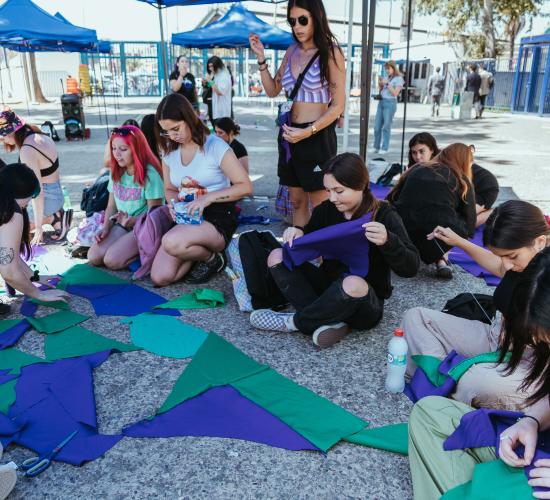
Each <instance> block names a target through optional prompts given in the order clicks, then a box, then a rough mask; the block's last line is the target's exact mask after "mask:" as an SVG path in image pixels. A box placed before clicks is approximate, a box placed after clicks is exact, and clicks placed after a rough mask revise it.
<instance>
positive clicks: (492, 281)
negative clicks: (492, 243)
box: [449, 226, 501, 286]
mask: <svg viewBox="0 0 550 500" xmlns="http://www.w3.org/2000/svg"><path fill="white" fill-rule="evenodd" d="M484 227H485V226H480V227H478V228H477V229H476V232H475V234H474V237H473V238H472V239H471V240H470V241H471V242H472V243H475V244H476V245H478V246H480V247H483V248H485V247H484V246H483V228H484ZM449 260H450V261H451V262H452V263H453V264H457V265H459V266H460V267H461V268H462V269H464V270H465V271H466V272H468V273H470V274H472V275H474V276H475V277H476V278H483V279H484V280H485V283H487V285H489V286H497V285H498V284H499V283H500V280H501V278H499V277H498V276H495V275H494V274H491V273H490V272H489V271H487V270H485V269H483V268H482V267H481V266H480V265H479V264H478V263H477V262H475V261H474V260H473V259H472V258H471V257H470V256H469V255H468V254H467V253H466V252H465V251H464V250H462V249H461V248H456V247H455V248H452V249H451V252H450V254H449Z"/></svg>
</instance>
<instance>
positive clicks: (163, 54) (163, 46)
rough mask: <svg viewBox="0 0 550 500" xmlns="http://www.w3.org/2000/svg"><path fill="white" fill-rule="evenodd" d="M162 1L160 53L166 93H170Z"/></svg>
mask: <svg viewBox="0 0 550 500" xmlns="http://www.w3.org/2000/svg"><path fill="white" fill-rule="evenodd" d="M161 6H162V3H161V1H160V0H159V1H158V5H157V9H158V13H159V26H160V53H161V57H162V69H163V77H162V80H163V82H164V91H165V95H168V64H167V61H166V44H165V43H164V26H163V25H162V11H161Z"/></svg>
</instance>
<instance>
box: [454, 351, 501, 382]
mask: <svg viewBox="0 0 550 500" xmlns="http://www.w3.org/2000/svg"><path fill="white" fill-rule="evenodd" d="M510 356H511V353H509V352H508V353H506V356H505V357H504V362H507V361H508V360H509V359H510ZM499 358H500V352H499V351H495V352H484V353H482V354H478V355H477V356H473V357H471V358H467V359H465V360H464V361H462V363H459V364H458V365H456V366H455V367H454V368H451V369H450V370H449V376H450V377H451V378H452V379H453V380H456V381H457V382H458V381H459V380H460V377H462V375H464V374H465V373H466V372H467V371H468V370H469V369H470V368H471V367H472V366H474V365H477V364H479V363H498V360H499Z"/></svg>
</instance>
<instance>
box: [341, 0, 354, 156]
mask: <svg viewBox="0 0 550 500" xmlns="http://www.w3.org/2000/svg"><path fill="white" fill-rule="evenodd" d="M352 35H353V0H349V13H348V48H347V54H346V55H347V65H346V103H345V108H344V142H343V146H342V149H343V151H344V152H345V151H347V149H348V144H349V112H350V91H351V58H352V51H353V44H352Z"/></svg>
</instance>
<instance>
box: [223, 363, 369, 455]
mask: <svg viewBox="0 0 550 500" xmlns="http://www.w3.org/2000/svg"><path fill="white" fill-rule="evenodd" d="M231 385H232V386H233V387H234V388H235V389H237V390H238V391H239V392H240V393H241V394H242V395H243V396H245V397H246V398H248V399H250V400H251V401H253V402H254V403H256V404H257V405H259V406H261V407H262V408H263V409H265V410H267V411H268V412H269V413H271V414H272V415H275V416H276V417H278V418H280V419H281V420H282V421H283V422H284V423H285V424H287V425H289V426H290V427H291V428H292V429H294V430H295V431H296V432H297V433H299V434H300V435H302V436H303V437H305V438H306V439H307V440H308V441H309V442H310V443H312V444H314V445H315V446H317V447H318V448H319V449H320V450H322V451H327V450H329V449H330V448H332V446H334V445H335V444H336V443H338V441H340V440H342V439H343V438H344V437H345V436H349V435H351V434H355V433H357V432H359V431H361V430H362V429H364V428H365V427H366V426H367V425H368V423H367V422H365V421H364V420H361V419H360V418H358V417H356V416H355V415H352V414H351V413H349V412H348V411H346V410H344V409H343V408H342V407H340V406H338V405H335V404H334V403H332V402H331V401H329V400H328V399H325V398H322V397H321V396H318V395H317V394H315V393H314V392H311V391H310V390H309V389H306V388H305V387H303V386H301V385H298V384H296V383H295V382H293V381H292V380H289V379H288V378H286V377H283V376H282V375H281V374H279V373H277V372H276V371H275V370H272V369H269V370H263V371H261V372H259V373H256V374H254V375H250V376H248V377H245V378H241V379H240V380H236V381H234V382H231Z"/></svg>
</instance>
